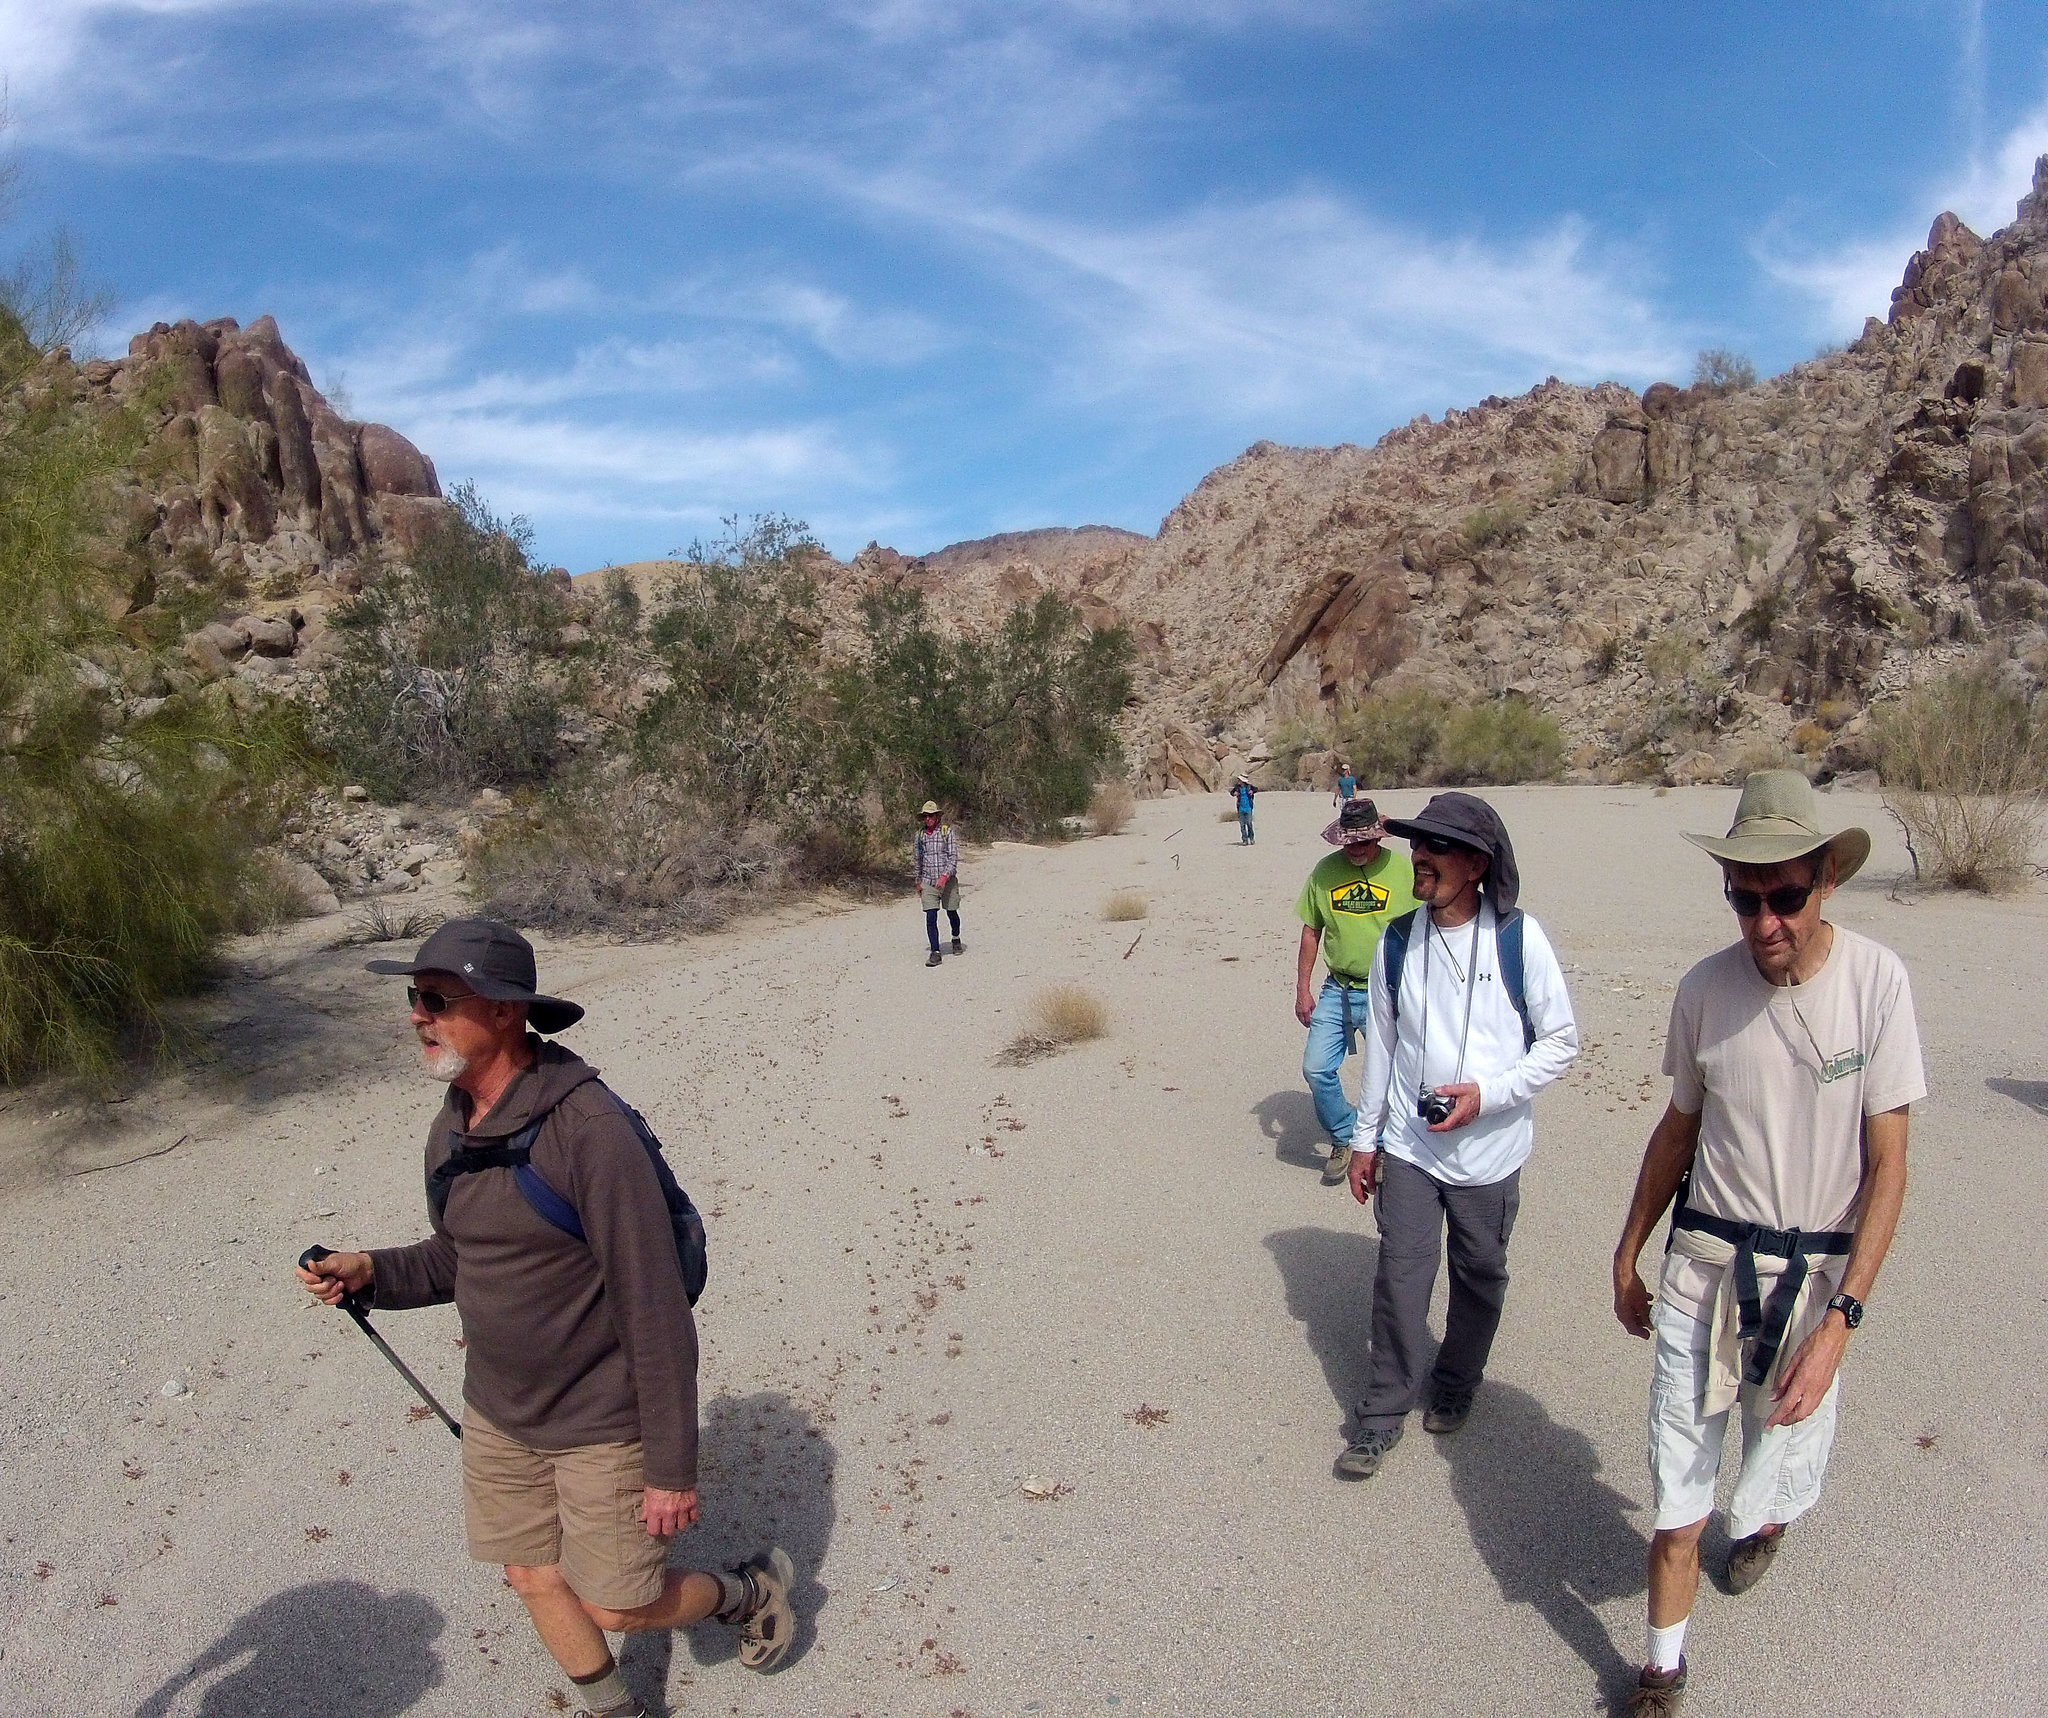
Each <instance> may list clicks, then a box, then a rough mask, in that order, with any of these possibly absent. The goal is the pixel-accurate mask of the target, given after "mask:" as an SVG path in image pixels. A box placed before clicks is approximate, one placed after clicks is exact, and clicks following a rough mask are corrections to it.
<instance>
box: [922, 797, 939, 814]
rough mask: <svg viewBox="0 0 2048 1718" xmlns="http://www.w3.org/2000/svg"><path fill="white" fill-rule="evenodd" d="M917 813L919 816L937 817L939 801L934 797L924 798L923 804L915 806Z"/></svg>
mask: <svg viewBox="0 0 2048 1718" xmlns="http://www.w3.org/2000/svg"><path fill="white" fill-rule="evenodd" d="M917 815H918V816H919V817H937V816H938V815H939V802H938V801H937V800H935V799H928V800H926V801H925V802H924V804H922V805H920V806H919V807H918V808H917Z"/></svg>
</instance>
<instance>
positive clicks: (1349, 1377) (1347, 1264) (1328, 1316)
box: [1266, 1100, 1380, 1415]
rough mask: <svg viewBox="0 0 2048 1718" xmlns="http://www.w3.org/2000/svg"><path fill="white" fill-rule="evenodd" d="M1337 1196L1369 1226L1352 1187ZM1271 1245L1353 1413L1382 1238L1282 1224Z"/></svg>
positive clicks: (1336, 1392) (1314, 1348)
mask: <svg viewBox="0 0 2048 1718" xmlns="http://www.w3.org/2000/svg"><path fill="white" fill-rule="evenodd" d="M1304 1101H1306V1100H1304ZM1333 1196H1334V1197H1341V1198H1342V1199H1343V1200H1344V1203H1345V1205H1346V1206H1347V1207H1349V1208H1350V1209H1352V1210H1354V1211H1357V1212H1358V1215H1359V1216H1360V1218H1361V1219H1363V1220H1365V1221H1366V1223H1367V1225H1368V1226H1370V1221H1371V1220H1370V1218H1367V1217H1366V1214H1365V1212H1364V1211H1363V1210H1361V1209H1360V1208H1359V1207H1358V1206H1356V1205H1353V1204H1352V1202H1351V1195H1350V1194H1349V1193H1339V1194H1336V1195H1333ZM1266 1251H1268V1252H1269V1253H1271V1254H1272V1255H1273V1262H1274V1263H1275V1264H1276V1265H1278V1266H1279V1267H1280V1279H1281V1281H1282V1282H1283V1283H1285V1284H1286V1286H1287V1310H1288V1312H1289V1314H1290V1315H1292V1316H1293V1317H1294V1318H1296V1319H1298V1320H1299V1321H1300V1323H1301V1326H1302V1336H1303V1338H1304V1339H1305V1340H1306V1341H1307V1343H1308V1348H1309V1352H1310V1353H1311V1354H1313V1355H1314V1356H1315V1357H1316V1359H1317V1360H1319V1361H1320V1362H1321V1363H1322V1368H1323V1376H1324V1377H1325V1378H1327V1379H1328V1380H1329V1383H1330V1394H1331V1395H1332V1396H1334V1397H1336V1399H1337V1406H1338V1408H1339V1409H1340V1410H1341V1411H1342V1413H1343V1414H1345V1415H1348V1414H1349V1413H1350V1411H1351V1409H1352V1406H1353V1405H1354V1404H1355V1403H1356V1402H1357V1400H1358V1398H1359V1397H1360V1396H1362V1395H1363V1394H1364V1393H1365V1368H1366V1359H1367V1356H1368V1354H1369V1352H1370V1350H1371V1348H1372V1319H1371V1315H1370V1309H1371V1306H1372V1278H1373V1271H1374V1269H1375V1268H1376V1266H1377V1265H1378V1263H1379V1256H1380V1248H1379V1242H1378V1240H1377V1239H1376V1238H1375V1237H1373V1236H1372V1235H1369V1234H1363V1233H1360V1232H1359V1231H1357V1230H1345V1229H1281V1230H1278V1231H1276V1232H1275V1233H1273V1234H1271V1235H1268V1236H1267V1237H1266Z"/></svg>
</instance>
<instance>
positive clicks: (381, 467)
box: [356, 424, 441, 496]
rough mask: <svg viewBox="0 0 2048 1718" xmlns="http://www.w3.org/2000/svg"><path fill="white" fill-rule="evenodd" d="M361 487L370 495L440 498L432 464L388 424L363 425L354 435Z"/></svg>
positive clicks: (438, 481)
mask: <svg viewBox="0 0 2048 1718" xmlns="http://www.w3.org/2000/svg"><path fill="white" fill-rule="evenodd" d="M356 455H357V458H358V459H359V460H360V461H361V466H362V474H363V488H364V490H365V491H366V492H367V493H369V494H371V495H425V496H439V495H440V493H441V484H440V480H439V479H438V478H436V477H435V475H434V462H433V461H432V460H430V459H429V458H427V456H426V455H425V454H423V453H421V452H420V450H419V449H418V448H416V447H414V446H413V444H412V443H411V442H409V441H407V440H406V439H405V437H404V436H402V435H400V434H399V433H398V431H396V430H395V429H392V428H391V427H390V426H389V425H387V424H364V425H362V426H361V428H359V429H358V430H357V432H356Z"/></svg>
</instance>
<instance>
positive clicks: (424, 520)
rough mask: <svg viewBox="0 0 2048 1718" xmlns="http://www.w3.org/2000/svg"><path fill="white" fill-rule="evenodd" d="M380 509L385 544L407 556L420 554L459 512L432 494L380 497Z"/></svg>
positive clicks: (378, 506) (378, 510)
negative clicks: (423, 545)
mask: <svg viewBox="0 0 2048 1718" xmlns="http://www.w3.org/2000/svg"><path fill="white" fill-rule="evenodd" d="M376 507H377V517H378V519H379V520H380V521H381V522H382V524H383V528H384V541H385V542H387V543H389V544H390V545H391V547H392V548H394V549H396V550H397V551H398V552H399V554H400V555H407V556H409V555H413V554H416V553H417V552H418V551H419V548H420V545H421V544H423V543H425V542H426V540H427V538H428V537H430V536H431V535H433V533H434V532H435V531H436V530H438V529H439V528H440V526H441V525H442V523H443V522H444V521H446V520H447V519H449V518H451V517H452V516H453V515H454V511H455V509H454V508H453V507H452V506H450V505H449V504H448V503H447V502H446V501H439V500H436V499H435V498H434V497H432V496H429V495H380V496H378V497H377V502H376Z"/></svg>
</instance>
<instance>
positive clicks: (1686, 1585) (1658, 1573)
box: [1650, 1516, 1707, 1629]
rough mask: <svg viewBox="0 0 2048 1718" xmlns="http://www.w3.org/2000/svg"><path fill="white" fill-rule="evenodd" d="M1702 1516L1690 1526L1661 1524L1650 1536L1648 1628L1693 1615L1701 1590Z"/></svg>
mask: <svg viewBox="0 0 2048 1718" xmlns="http://www.w3.org/2000/svg"><path fill="white" fill-rule="evenodd" d="M1706 1525H1707V1523H1706V1518H1705V1517H1704V1516H1702V1517H1701V1518H1700V1519H1699V1520H1698V1521H1695V1522H1694V1523H1693V1524H1692V1525H1691V1526H1690V1527H1660V1528H1658V1529H1657V1531H1656V1532H1655V1533H1654V1534H1652V1535H1651V1537H1650V1627H1652V1628H1653V1629H1668V1628H1669V1627H1671V1625H1672V1624H1673V1623H1682V1622H1684V1621H1685V1619H1686V1618H1687V1617H1689V1616H1691V1615H1692V1605H1693V1600H1694V1599H1696V1598H1697V1597H1698V1596H1699V1590H1700V1532H1701V1530H1702V1529H1703V1528H1705V1526H1706Z"/></svg>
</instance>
